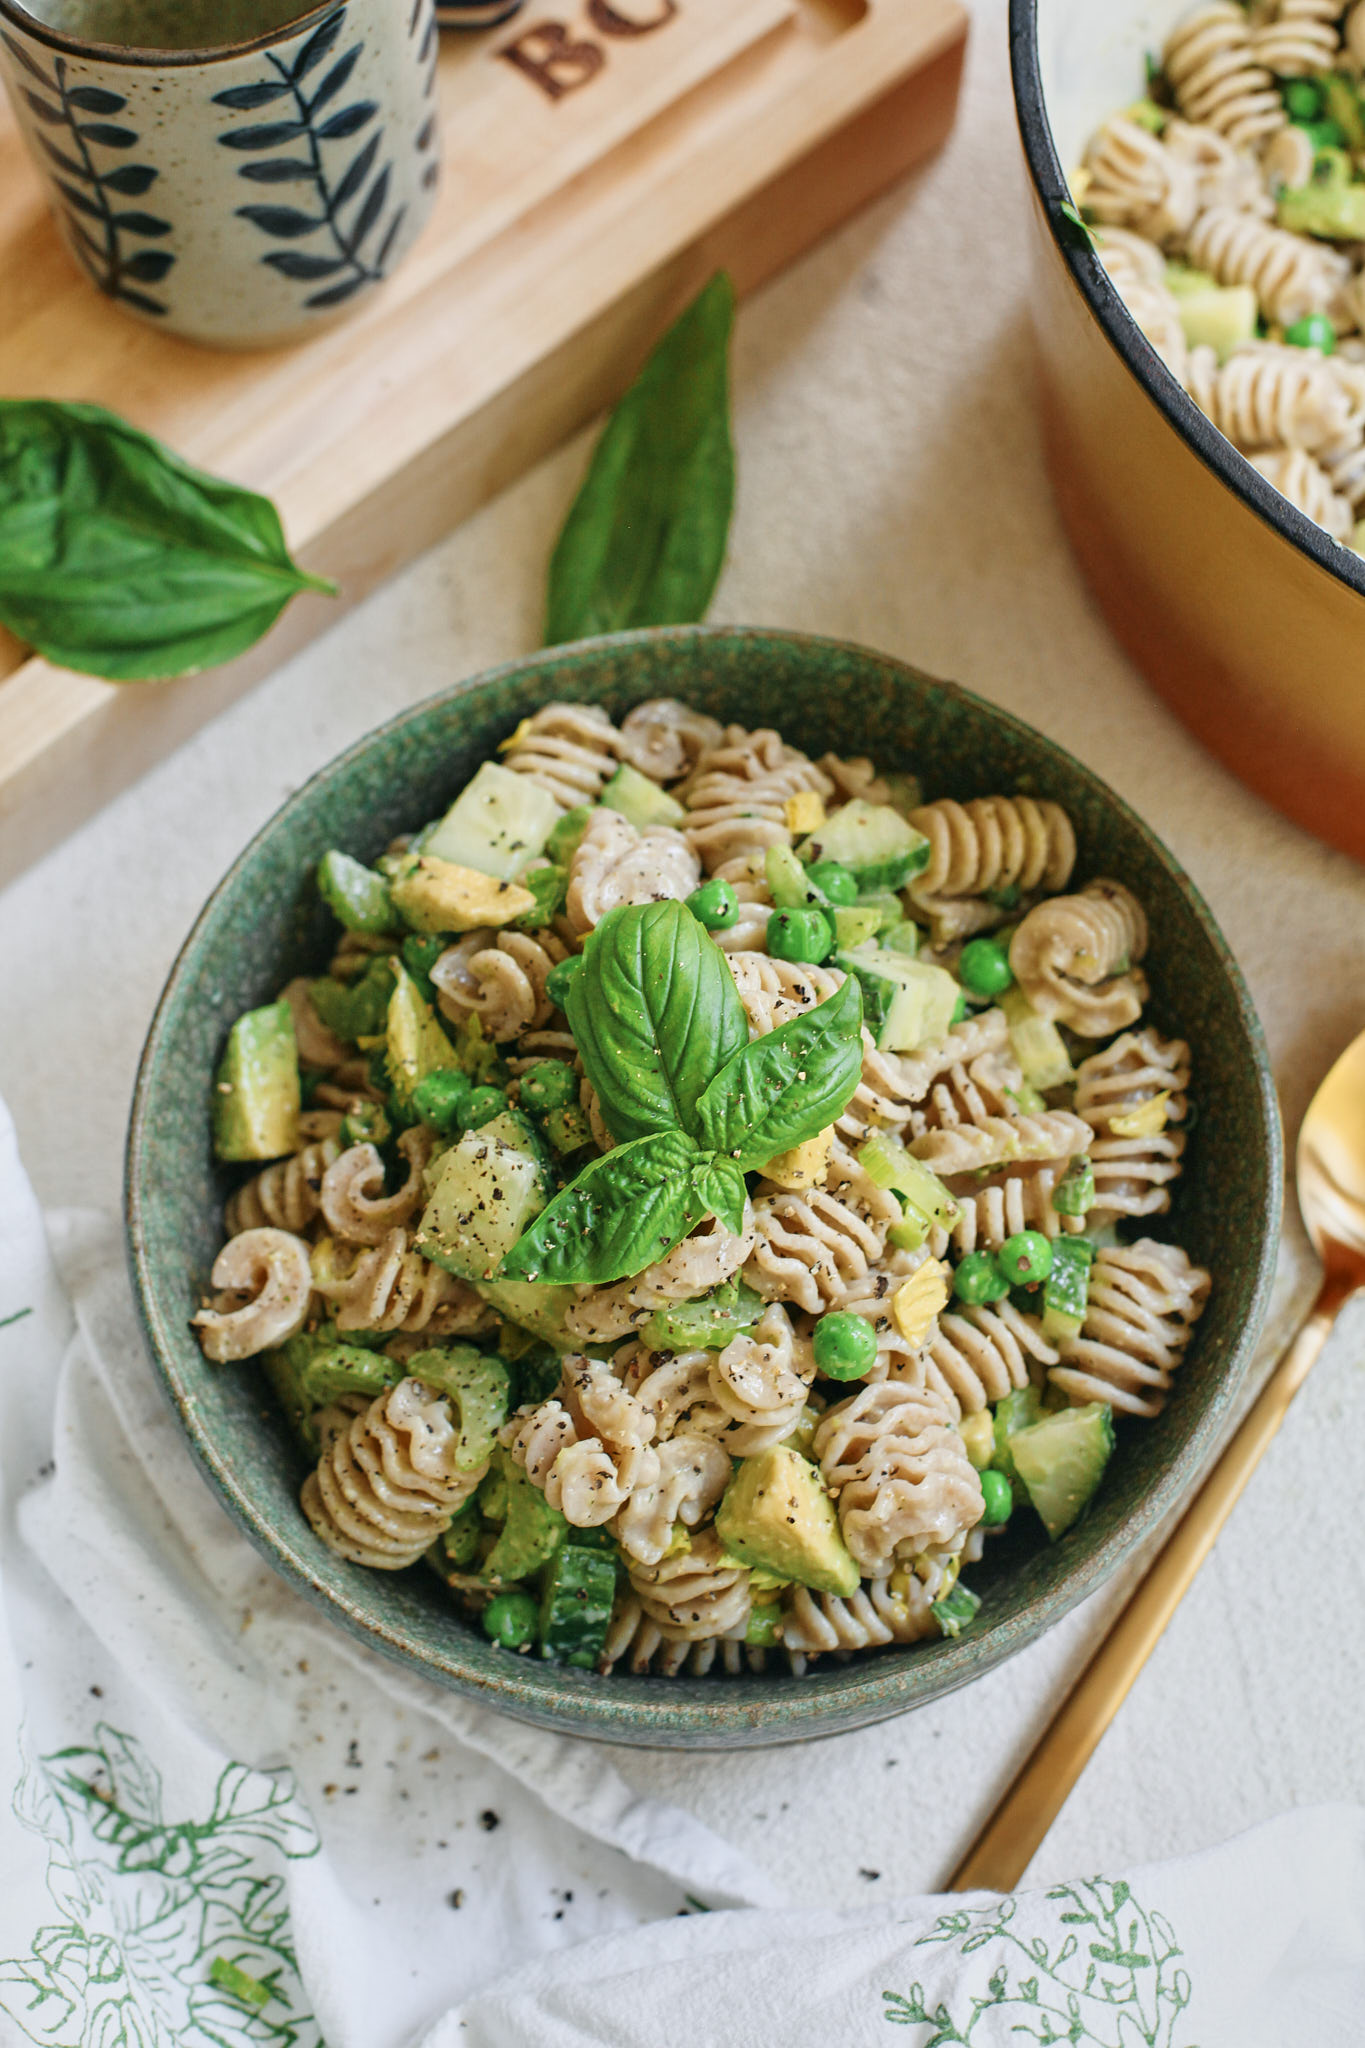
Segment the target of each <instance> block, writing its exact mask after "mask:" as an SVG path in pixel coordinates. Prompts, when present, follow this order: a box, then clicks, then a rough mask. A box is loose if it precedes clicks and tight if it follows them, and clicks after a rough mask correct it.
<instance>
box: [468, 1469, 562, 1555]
mask: <svg viewBox="0 0 1365 2048" xmlns="http://www.w3.org/2000/svg"><path fill="white" fill-rule="evenodd" d="M494 1472H500V1473H501V1475H502V1480H503V1488H504V1495H505V1505H504V1508H503V1513H502V1518H501V1519H502V1530H501V1533H500V1534H499V1536H498V1540H497V1542H496V1543H495V1544H494V1545H493V1548H492V1549H491V1550H490V1551H489V1553H488V1555H487V1557H486V1558H485V1559H484V1561H483V1563H482V1565H481V1566H480V1568H479V1576H480V1577H481V1578H484V1579H487V1580H489V1581H490V1582H494V1581H495V1582H497V1583H498V1584H502V1585H505V1584H508V1583H510V1582H511V1581H513V1580H515V1579H529V1578H530V1576H531V1574H532V1572H538V1571H539V1570H540V1567H541V1566H542V1565H543V1564H546V1563H548V1561H549V1560H550V1558H552V1557H553V1556H554V1554H555V1552H556V1551H557V1550H558V1549H559V1546H560V1545H561V1543H563V1541H564V1538H565V1536H566V1535H567V1534H568V1529H569V1525H568V1523H567V1522H566V1521H565V1519H564V1517H563V1515H561V1513H560V1512H559V1509H558V1508H552V1507H551V1506H550V1503H549V1502H548V1501H547V1500H546V1498H545V1496H544V1494H543V1493H542V1492H541V1490H540V1488H539V1487H538V1486H536V1485H534V1484H533V1483H532V1481H531V1480H529V1479H528V1478H527V1477H526V1474H525V1472H524V1471H523V1469H522V1467H521V1466H520V1465H515V1464H513V1462H512V1457H511V1453H510V1452H509V1451H505V1450H503V1449H502V1447H501V1446H499V1447H498V1449H497V1450H495V1451H494V1453H493V1464H492V1466H491V1467H490V1475H489V1476H490V1477H491V1476H492V1474H493V1473H494ZM485 1484H487V1482H486V1481H485ZM482 1491H483V1489H482V1487H481V1488H480V1493H481V1494H482Z"/></svg>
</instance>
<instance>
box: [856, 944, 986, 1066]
mask: <svg viewBox="0 0 1365 2048" xmlns="http://www.w3.org/2000/svg"><path fill="white" fill-rule="evenodd" d="M831 964H832V965H833V966H835V967H842V968H843V970H844V972H845V973H846V974H855V975H856V976H857V977H858V980H859V981H860V982H861V984H862V990H863V1018H864V1022H865V1023H866V1025H867V1028H868V1030H869V1031H870V1032H871V1033H872V1035H873V1037H874V1038H875V1039H876V1041H877V1044H878V1045H879V1046H880V1048H881V1050H882V1051H883V1052H914V1051H915V1050H916V1049H917V1047H919V1046H921V1045H932V1044H933V1043H934V1041H935V1040H936V1039H939V1038H943V1037H945V1036H946V1035H947V1033H948V1031H949V1030H950V1029H951V1027H952V1022H953V1016H954V1013H955V1011H956V1009H957V1004H958V997H959V995H960V994H961V990H960V989H959V988H958V985H957V983H956V982H955V981H954V980H953V977H952V975H951V974H949V972H948V971H947V969H946V968H944V967H934V966H931V965H930V963H929V962H928V961H927V960H912V959H911V958H910V957H909V955H908V954H904V953H891V952H888V951H887V950H886V948H885V947H884V946H877V945H863V946H858V947H856V948H854V949H853V950H851V951H847V952H844V951H840V952H837V953H836V954H835V955H834V958H833V961H832V963H831Z"/></svg>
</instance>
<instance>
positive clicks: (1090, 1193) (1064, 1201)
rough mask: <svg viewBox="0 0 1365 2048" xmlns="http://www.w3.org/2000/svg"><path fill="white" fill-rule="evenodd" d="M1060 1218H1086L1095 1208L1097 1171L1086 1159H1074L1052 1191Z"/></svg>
mask: <svg viewBox="0 0 1365 2048" xmlns="http://www.w3.org/2000/svg"><path fill="white" fill-rule="evenodd" d="M1052 1206H1053V1208H1054V1209H1055V1210H1056V1211H1057V1214H1058V1215H1059V1216H1086V1215H1088V1214H1089V1213H1090V1211H1091V1210H1092V1209H1093V1208H1094V1206H1095V1169H1094V1167H1093V1166H1092V1165H1091V1164H1090V1161H1089V1160H1088V1159H1086V1158H1084V1157H1081V1158H1078V1159H1073V1160H1072V1162H1071V1164H1070V1166H1068V1168H1067V1170H1066V1172H1065V1174H1064V1175H1063V1176H1062V1178H1061V1180H1060V1181H1059V1182H1058V1183H1057V1185H1056V1187H1055V1188H1054V1189H1053V1190H1052Z"/></svg>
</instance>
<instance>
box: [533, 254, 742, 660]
mask: <svg viewBox="0 0 1365 2048" xmlns="http://www.w3.org/2000/svg"><path fill="white" fill-rule="evenodd" d="M734 317H735V293H734V286H733V285H732V284H731V282H730V280H729V278H728V277H727V276H726V275H725V274H724V272H720V273H719V274H718V275H717V276H715V277H713V278H712V280H711V282H710V283H709V284H708V285H707V286H706V288H705V290H704V291H703V292H702V293H701V294H700V296H699V297H698V298H696V299H695V300H694V301H693V303H692V304H691V305H690V306H689V307H688V309H687V311H686V312H685V313H684V314H683V316H682V318H681V319H680V320H679V321H677V323H676V324H675V325H674V326H673V327H671V328H670V329H669V331H668V333H667V334H666V335H665V336H664V338H663V340H662V341H661V342H660V343H659V345H658V347H657V348H656V349H655V351H654V353H653V355H652V356H651V357H650V358H649V361H648V362H647V363H646V364H645V366H644V369H643V370H642V371H641V372H640V374H639V376H638V377H637V378H636V380H635V382H634V384H632V386H631V387H630V389H629V391H627V393H626V395H625V397H624V398H623V399H622V400H621V401H620V403H619V404H618V406H617V407H616V410H615V411H614V412H613V414H612V416H611V418H610V420H609V421H608V423H607V427H606V431H605V432H604V433H603V435H602V438H601V440H600V441H599V442H598V444H597V449H596V452H595V454H594V455H593V459H592V465H591V467H590V468H589V470H588V474H587V478H586V480H585V482H584V484H583V487H582V489H581V490H580V491H579V494H578V496H577V498H576V499H575V500H574V504H573V508H572V510H571V511H570V513H569V517H568V520H567V522H566V523H565V526H564V530H563V532H562V533H561V535H560V537H559V542H558V545H557V546H556V548H555V552H554V558H553V560H552V561H551V563H550V589H549V603H548V608H547V615H546V622H545V642H546V645H547V646H551V647H553V646H555V645H557V644H558V642H560V641H561V640H579V639H582V638H583V637H584V636H585V635H587V634H590V633H614V632H617V631H619V630H621V629H622V628H623V627H627V626H669V625H688V624H692V623H694V622H695V621H696V620H698V619H703V618H705V616H706V609H707V606H708V605H709V604H710V602H711V598H712V595H713V593H714V591H715V588H716V584H717V582H718V581H719V579H720V572H721V568H722V566H723V564H724V561H725V546H726V541H727V538H728V536H729V531H730V514H731V511H732V509H733V506H734V497H735V455H734V448H733V445H732V443H731V439H730V369H729V352H730V332H731V329H732V327H733V325H734Z"/></svg>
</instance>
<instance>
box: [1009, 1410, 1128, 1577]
mask: <svg viewBox="0 0 1365 2048" xmlns="http://www.w3.org/2000/svg"><path fill="white" fill-rule="evenodd" d="M1010 1449H1011V1451H1012V1453H1013V1456H1014V1465H1015V1470H1016V1471H1017V1472H1018V1474H1019V1476H1020V1478H1021V1479H1022V1480H1023V1482H1024V1484H1025V1486H1026V1487H1027V1489H1028V1497H1029V1499H1030V1500H1031V1501H1032V1503H1033V1505H1034V1507H1035V1508H1036V1509H1037V1510H1038V1514H1039V1517H1040V1519H1041V1521H1042V1524H1043V1527H1044V1528H1045V1529H1046V1530H1047V1533H1048V1535H1049V1536H1050V1537H1051V1539H1052V1541H1053V1542H1054V1543H1055V1542H1056V1541H1057V1538H1058V1537H1059V1536H1064V1535H1065V1534H1066V1532H1067V1530H1068V1529H1069V1528H1070V1527H1071V1525H1072V1523H1073V1522H1075V1520H1076V1518H1077V1517H1078V1515H1080V1514H1081V1513H1082V1511H1083V1510H1084V1509H1085V1508H1087V1507H1088V1506H1089V1505H1090V1502H1091V1500H1092V1499H1093V1498H1094V1495H1095V1490H1096V1488H1097V1487H1098V1485H1099V1483H1100V1480H1101V1479H1102V1478H1103V1477H1104V1468H1105V1466H1106V1465H1107V1464H1108V1463H1109V1459H1110V1455H1111V1454H1112V1452H1113V1449H1114V1418H1113V1415H1112V1414H1111V1412H1110V1410H1109V1407H1108V1405H1107V1404H1106V1403H1105V1402H1103V1401H1091V1402H1090V1403H1089V1404H1088V1405H1087V1406H1086V1407H1084V1408H1063V1409H1060V1410H1059V1411H1058V1413H1057V1414H1055V1415H1045V1416H1044V1417H1043V1419H1042V1421H1041V1422H1035V1423H1033V1424H1032V1425H1031V1426H1030V1427H1029V1428H1028V1429H1021V1430H1018V1431H1017V1432H1016V1433H1015V1435H1014V1436H1013V1437H1012V1438H1011V1439H1010Z"/></svg>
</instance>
